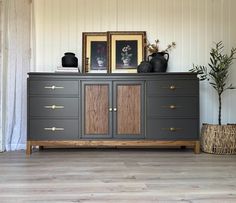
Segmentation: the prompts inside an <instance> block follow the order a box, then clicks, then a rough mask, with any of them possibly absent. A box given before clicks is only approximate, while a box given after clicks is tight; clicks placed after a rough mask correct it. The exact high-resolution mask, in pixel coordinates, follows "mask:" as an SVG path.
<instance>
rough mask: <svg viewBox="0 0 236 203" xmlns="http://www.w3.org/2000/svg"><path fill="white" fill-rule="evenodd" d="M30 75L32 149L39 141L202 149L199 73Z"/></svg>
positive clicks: (43, 144)
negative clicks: (200, 139) (200, 147)
mask: <svg viewBox="0 0 236 203" xmlns="http://www.w3.org/2000/svg"><path fill="white" fill-rule="evenodd" d="M28 75H29V77H28V81H27V84H28V87H27V88H28V91H27V97H28V99H27V100H28V103H27V106H28V116H27V117H28V118H27V120H28V125H27V133H28V135H27V151H26V152H27V154H31V152H32V147H33V146H39V147H59V146H63V147H153V148H155V147H191V148H193V149H194V151H195V153H199V152H200V149H199V80H198V78H197V76H196V74H192V73H152V74H137V73H129V74H126V73H122V74H121V73H115V74H79V73H78V74H77V73H36V72H32V73H29V74H28Z"/></svg>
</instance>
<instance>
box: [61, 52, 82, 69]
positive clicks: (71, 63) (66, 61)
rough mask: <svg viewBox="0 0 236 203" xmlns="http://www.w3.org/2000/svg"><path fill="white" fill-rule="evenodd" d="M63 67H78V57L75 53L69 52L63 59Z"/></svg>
mask: <svg viewBox="0 0 236 203" xmlns="http://www.w3.org/2000/svg"><path fill="white" fill-rule="evenodd" d="M61 62H62V66H63V67H78V59H77V57H76V56H75V54H74V53H71V52H67V53H65V56H63V57H62V59H61Z"/></svg>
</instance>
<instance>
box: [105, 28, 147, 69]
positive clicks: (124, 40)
mask: <svg viewBox="0 0 236 203" xmlns="http://www.w3.org/2000/svg"><path fill="white" fill-rule="evenodd" d="M107 38H108V42H107V43H108V67H109V72H112V73H116V72H117V73H136V72H137V66H138V65H139V64H140V62H141V61H143V60H144V58H145V57H146V52H145V46H146V32H144V31H131V32H127V31H126V32H120V31H118V32H108V33H107Z"/></svg>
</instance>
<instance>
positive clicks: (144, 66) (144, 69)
mask: <svg viewBox="0 0 236 203" xmlns="http://www.w3.org/2000/svg"><path fill="white" fill-rule="evenodd" d="M137 72H138V73H150V72H152V65H151V64H150V62H149V61H142V62H141V63H140V64H139V65H138V67H137Z"/></svg>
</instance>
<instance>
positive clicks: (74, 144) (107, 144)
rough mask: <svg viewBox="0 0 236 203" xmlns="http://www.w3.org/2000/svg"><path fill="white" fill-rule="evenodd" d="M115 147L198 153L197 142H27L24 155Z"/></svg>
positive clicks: (198, 145)
mask: <svg viewBox="0 0 236 203" xmlns="http://www.w3.org/2000/svg"><path fill="white" fill-rule="evenodd" d="M33 146H39V147H40V148H43V147H83V148H84V147H96V148H103V147H117V148H135V147H137V148H138V147H140V148H155V147H182V146H186V147H189V148H193V149H194V153H195V154H199V153H200V142H199V141H157V140H80V141H27V150H26V154H27V155H30V154H31V153H32V147H33Z"/></svg>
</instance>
